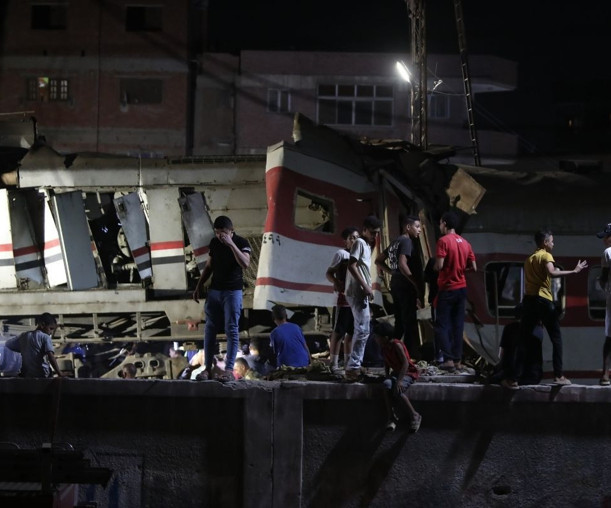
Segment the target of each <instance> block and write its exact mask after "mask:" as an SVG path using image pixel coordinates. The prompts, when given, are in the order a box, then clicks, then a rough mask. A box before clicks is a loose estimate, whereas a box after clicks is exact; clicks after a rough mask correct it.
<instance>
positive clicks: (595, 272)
mask: <svg viewBox="0 0 611 508" xmlns="http://www.w3.org/2000/svg"><path fill="white" fill-rule="evenodd" d="M601 272H602V268H601V267H600V266H592V267H590V268H588V314H589V316H590V318H592V319H601V320H602V319H605V309H606V308H607V294H606V293H605V291H604V290H603V289H602V288H601V287H600V284H599V283H598V279H599V277H600V274H601Z"/></svg>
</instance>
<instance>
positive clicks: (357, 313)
mask: <svg viewBox="0 0 611 508" xmlns="http://www.w3.org/2000/svg"><path fill="white" fill-rule="evenodd" d="M381 227H382V222H381V221H380V219H378V218H377V217H375V216H374V215H370V216H368V217H367V218H366V219H365V220H364V221H363V229H362V231H361V238H358V239H357V240H356V241H355V242H354V244H353V245H352V249H350V260H349V262H348V272H347V275H346V292H345V293H346V299H347V300H348V304H349V305H350V309H351V310H352V316H353V317H354V335H353V337H352V353H351V354H350V358H349V360H348V362H347V364H346V374H345V376H346V379H347V380H349V381H355V380H356V379H357V378H358V376H359V374H360V370H361V363H362V361H363V355H364V354H365V346H366V345H367V339H368V338H369V333H370V330H369V326H370V321H371V314H370V312H369V302H370V301H371V300H373V287H372V282H371V271H370V266H371V249H372V248H373V247H375V244H376V238H377V237H378V235H379V234H380V228H381Z"/></svg>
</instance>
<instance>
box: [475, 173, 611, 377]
mask: <svg viewBox="0 0 611 508" xmlns="http://www.w3.org/2000/svg"><path fill="white" fill-rule="evenodd" d="M468 171H469V172H470V174H471V175H472V176H473V177H474V178H475V179H476V180H477V181H478V183H480V184H481V185H483V186H484V187H485V188H486V195H485V196H484V198H483V199H482V200H481V202H480V203H479V205H478V209H477V214H475V215H473V216H471V217H470V218H469V220H468V222H467V223H466V226H465V228H464V230H463V235H464V236H465V238H467V239H468V240H469V241H470V242H471V244H472V246H473V249H474V251H475V254H476V257H477V264H478V272H477V273H472V274H470V275H469V279H468V285H469V289H468V298H469V302H470V305H469V307H470V312H469V315H468V316H467V325H466V327H465V335H466V338H467V340H468V342H469V343H470V344H471V346H472V347H473V348H474V349H475V350H476V351H477V352H478V353H479V354H481V355H482V356H483V357H484V358H485V359H486V360H488V361H489V362H491V363H496V362H497V361H498V353H499V346H500V339H501V335H502V331H503V327H504V326H505V325H507V324H509V323H511V322H512V321H515V320H516V313H515V307H516V305H517V304H519V303H520V301H521V298H522V294H523V290H524V270H523V264H524V261H525V260H526V258H527V257H528V256H529V255H530V254H531V253H532V252H534V250H535V243H534V234H535V232H536V231H537V230H539V229H550V230H551V231H552V232H553V235H554V244H555V246H554V249H553V252H552V255H553V256H554V259H555V261H556V265H557V266H558V267H560V268H561V269H563V270H565V269H569V270H570V269H572V268H574V267H575V265H576V264H577V261H578V260H580V259H586V260H587V261H588V264H589V268H588V269H587V270H584V271H582V272H580V273H579V274H574V275H570V276H567V277H562V278H556V279H553V284H554V285H553V290H554V291H553V292H554V297H555V304H556V306H557V308H558V311H559V313H560V325H561V329H562V335H563V346H564V355H563V357H564V368H565V374H566V375H567V377H573V378H593V377H596V378H597V377H599V376H600V368H601V364H602V344H603V341H604V315H605V296H604V293H603V292H602V290H601V289H600V288H599V287H598V284H597V279H598V277H599V275H600V257H601V254H602V252H603V250H604V248H603V244H602V241H601V240H600V239H598V238H596V236H595V235H596V233H597V232H598V231H601V229H602V228H603V227H604V225H606V224H607V223H608V222H609V221H610V220H611V209H610V207H609V200H608V189H609V184H611V175H610V174H608V173H605V172H602V171H601V170H600V169H598V170H593V171H590V172H586V173H579V172H570V171H537V172H528V173H526V172H515V171H500V170H486V169H481V168H469V169H468ZM543 355H544V356H543V359H544V372H545V373H547V374H548V375H550V376H551V372H552V356H551V355H552V351H551V343H550V341H549V338H548V337H547V334H544V339H543Z"/></svg>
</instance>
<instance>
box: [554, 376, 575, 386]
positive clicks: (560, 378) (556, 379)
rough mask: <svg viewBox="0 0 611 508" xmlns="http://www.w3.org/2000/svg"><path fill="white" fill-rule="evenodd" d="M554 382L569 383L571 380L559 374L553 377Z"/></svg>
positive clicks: (557, 383)
mask: <svg viewBox="0 0 611 508" xmlns="http://www.w3.org/2000/svg"><path fill="white" fill-rule="evenodd" d="M554 384H555V385H570V384H571V382H570V381H569V380H568V379H567V378H565V377H564V376H560V377H555V378H554Z"/></svg>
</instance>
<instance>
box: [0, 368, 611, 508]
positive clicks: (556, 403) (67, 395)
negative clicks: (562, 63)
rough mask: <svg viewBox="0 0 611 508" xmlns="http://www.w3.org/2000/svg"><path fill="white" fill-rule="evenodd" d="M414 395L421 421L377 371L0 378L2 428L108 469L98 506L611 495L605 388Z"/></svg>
mask: <svg viewBox="0 0 611 508" xmlns="http://www.w3.org/2000/svg"><path fill="white" fill-rule="evenodd" d="M409 395H410V398H411V399H412V401H413V403H414V405H415V406H416V408H417V409H418V411H420V412H421V414H422V415H423V423H422V427H421V429H420V431H419V432H418V433H417V434H409V433H408V430H407V427H406V426H403V425H401V424H400V425H399V427H398V428H397V430H396V431H395V432H394V433H387V432H386V431H385V429H384V423H385V413H384V405H383V402H382V399H381V396H382V393H381V386H379V385H377V384H367V385H363V384H341V383H316V382H307V383H303V382H292V381H284V382H235V383H227V384H221V383H218V382H215V381H209V382H189V381H144V380H131V381H126V380H99V379H91V380H88V379H87V380H86V379H82V380H74V379H61V380H59V379H54V380H25V379H0V397H1V400H2V412H1V416H0V432H1V438H0V441H2V442H4V443H14V444H16V445H18V446H19V447H21V448H38V447H40V446H41V445H42V444H43V443H53V445H54V446H56V447H66V446H68V445H67V444H66V443H68V444H69V445H71V446H72V447H73V448H74V449H76V450H82V451H84V452H85V456H86V457H87V458H88V459H89V460H90V462H91V465H92V466H96V467H107V468H110V469H112V470H113V475H112V478H111V480H110V482H109V484H108V485H107V486H106V488H102V487H100V486H87V485H81V486H80V499H81V501H83V502H84V501H95V502H97V503H98V506H99V507H113V508H114V507H126V508H127V507H129V508H134V507H138V506H142V507H170V506H180V507H240V506H244V507H265V508H269V507H277V508H287V507H298V506H304V507H305V506H308V507H327V506H328V507H357V506H359V507H360V506H372V507H384V508H389V507H403V506H417V507H426V506H431V507H444V506H448V507H450V506H452V507H456V506H464V507H476V506H477V507H481V506H498V507H514V506H535V505H536V506H538V507H547V506H549V507H552V506H553V507H559V506H580V507H587V506H592V507H594V506H596V507H600V506H611V467H609V465H610V462H611V459H610V457H611V405H610V402H611V389H609V388H603V387H598V386H576V385H574V386H569V387H562V388H560V387H552V386H549V385H547V386H546V385H540V386H537V387H524V388H521V389H520V390H519V391H516V392H509V391H506V390H503V389H501V388H500V387H498V386H478V385H466V384H436V383H418V384H416V385H414V386H412V387H411V388H410V392H409ZM3 446H4V447H6V446H7V445H3ZM1 449H2V446H0V453H1ZM1 481H3V480H2V478H0V482H1Z"/></svg>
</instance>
